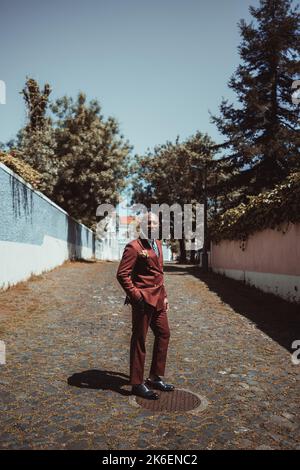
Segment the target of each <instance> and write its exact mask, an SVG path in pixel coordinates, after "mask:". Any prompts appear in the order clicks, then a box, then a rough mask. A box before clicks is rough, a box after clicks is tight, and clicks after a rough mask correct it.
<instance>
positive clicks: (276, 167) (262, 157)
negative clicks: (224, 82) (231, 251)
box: [212, 0, 300, 206]
mask: <svg viewBox="0 0 300 470" xmlns="http://www.w3.org/2000/svg"><path fill="white" fill-rule="evenodd" d="M250 13H251V15H252V16H253V18H254V21H252V22H251V23H250V24H247V23H246V22H245V21H244V20H241V21H240V23H239V27H240V32H241V36H242V42H241V45H240V47H239V53H240V57H241V60H242V62H241V64H240V65H239V67H238V68H237V70H236V72H235V73H234V75H233V76H232V77H231V79H230V81H229V87H230V88H231V89H232V90H234V91H235V93H236V94H237V98H238V101H239V105H238V106H236V107H235V106H234V105H233V104H229V103H228V100H224V99H223V100H222V103H221V106H220V116H218V117H216V116H212V121H213V122H214V123H215V124H216V125H217V127H218V130H219V131H220V132H221V133H222V134H223V135H224V136H226V144H225V146H226V147H227V152H228V154H227V173H228V174H227V178H226V179H225V180H224V181H223V183H221V184H220V185H219V188H218V190H219V192H220V193H223V195H224V194H227V206H228V202H229V205H237V204H239V203H240V202H246V199H247V198H246V197H245V196H246V195H248V194H258V193H259V192H261V191H263V190H266V189H268V188H271V187H273V186H274V185H275V184H276V183H279V182H281V181H282V180H283V179H284V178H285V177H286V176H287V175H288V174H290V172H291V171H293V170H294V169H297V168H298V169H299V168H300V160H299V109H300V107H299V105H296V104H293V101H292V84H293V81H294V80H296V79H297V78H299V71H300V67H299V52H300V36H299V24H300V14H299V8H298V7H295V8H293V7H292V1H291V0H261V1H260V5H259V7H258V8H254V7H250ZM223 197H224V196H223Z"/></svg>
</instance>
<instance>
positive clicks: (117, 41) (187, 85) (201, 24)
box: [0, 0, 258, 153]
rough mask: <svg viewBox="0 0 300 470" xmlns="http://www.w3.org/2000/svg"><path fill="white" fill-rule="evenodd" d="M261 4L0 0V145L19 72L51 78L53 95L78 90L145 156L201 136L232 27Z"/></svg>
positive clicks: (220, 88) (233, 53) (228, 53)
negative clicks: (2, 100) (2, 86)
mask: <svg viewBox="0 0 300 470" xmlns="http://www.w3.org/2000/svg"><path fill="white" fill-rule="evenodd" d="M249 5H254V6H256V5H258V0H51V1H46V0H26V1H20V0H0V47H1V54H0V80H4V81H5V82H6V87H7V103H6V104H5V105H0V141H2V142H6V141H7V140H9V139H10V138H12V137H14V136H15V133H16V132H17V130H18V129H19V128H20V127H22V125H23V124H24V122H25V106H24V103H23V100H22V96H21V95H20V94H19V92H20V91H21V89H22V87H23V85H24V82H25V79H26V76H30V77H33V78H35V79H36V80H38V82H39V83H40V84H44V83H45V82H49V83H50V85H51V86H52V89H53V92H52V94H51V96H52V99H53V98H58V97H60V96H62V95H64V94H67V95H71V96H75V95H77V93H78V92H79V91H80V90H81V91H84V92H85V93H86V94H87V97H88V99H92V98H97V99H98V100H99V101H100V103H101V105H102V112H103V114H104V116H105V117H107V116H109V115H111V116H114V117H116V118H117V119H118V121H119V123H120V127H121V131H122V133H123V134H124V135H125V137H126V138H128V139H129V141H130V143H131V144H132V145H133V146H134V152H138V153H142V152H144V151H145V150H146V149H147V147H150V148H152V147H153V146H154V145H156V144H160V143H164V142H165V141H166V140H174V139H175V138H176V136H177V135H178V134H179V135H180V137H181V138H185V137H188V136H190V135H192V134H193V133H194V132H195V131H196V130H200V131H203V132H208V133H209V134H210V135H211V136H212V137H213V138H214V139H215V140H216V141H217V142H221V141H222V137H221V136H220V135H219V134H218V132H217V130H216V128H215V126H214V125H212V124H210V122H209V113H208V110H211V111H212V112H214V113H215V112H217V110H218V105H219V103H220V101H221V98H222V96H224V97H226V98H229V99H230V100H234V98H235V97H234V95H233V94H232V92H231V91H230V90H229V89H228V87H227V81H228V79H229V78H230V76H231V74H232V73H233V72H234V70H235V69H236V67H237V65H238V62H239V56H238V51H237V47H238V45H239V43H240V37H239V31H238V27H237V22H238V21H239V19H240V18H245V19H248V20H249V18H250V15H249V12H248V7H249Z"/></svg>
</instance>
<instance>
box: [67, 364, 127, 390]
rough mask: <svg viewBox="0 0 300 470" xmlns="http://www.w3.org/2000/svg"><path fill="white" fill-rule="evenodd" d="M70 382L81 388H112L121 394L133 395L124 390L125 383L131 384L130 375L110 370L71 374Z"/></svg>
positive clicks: (92, 370)
mask: <svg viewBox="0 0 300 470" xmlns="http://www.w3.org/2000/svg"><path fill="white" fill-rule="evenodd" d="M68 384H69V385H72V386H74V387H79V388H92V389H96V390H112V391H114V392H116V393H119V394H120V395H127V396H128V395H131V392H129V391H128V390H123V389H122V387H123V386H124V385H129V377H128V375H125V374H122V373H120V372H113V371H110V370H97V369H91V370H85V371H83V372H78V373H76V374H73V375H71V377H69V378H68Z"/></svg>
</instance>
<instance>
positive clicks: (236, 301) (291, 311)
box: [164, 264, 300, 352]
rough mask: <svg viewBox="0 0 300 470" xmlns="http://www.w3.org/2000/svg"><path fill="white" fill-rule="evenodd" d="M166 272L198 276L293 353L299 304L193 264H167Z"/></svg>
mask: <svg viewBox="0 0 300 470" xmlns="http://www.w3.org/2000/svg"><path fill="white" fill-rule="evenodd" d="M164 272H165V273H166V274H171V275H172V274H173V275H184V274H190V275H192V276H195V277H196V278H198V279H199V280H200V281H202V282H204V283H205V284H206V285H207V287H208V288H209V289H210V290H211V291H212V292H214V293H216V294H217V295H218V296H219V297H220V299H221V300H222V301H223V302H225V303H226V304H228V305H229V306H230V307H231V308H232V309H233V310H234V311H235V312H237V313H238V314H240V315H243V316H244V317H246V318H248V319H249V320H250V321H252V322H254V323H255V324H256V326H257V328H259V329H260V330H261V331H262V332H263V333H265V334H266V335H268V336H269V337H270V338H272V339H273V340H274V341H276V342H277V343H278V344H280V345H281V346H283V347H284V348H285V349H287V350H288V351H289V352H293V350H292V348H291V345H292V343H293V341H295V340H300V307H299V305H297V304H293V303H290V302H287V301H286V300H283V299H281V298H280V297H277V296H275V295H274V294H267V293H265V292H262V291H260V290H259V289H257V288H255V287H252V286H249V285H247V284H244V283H243V282H241V281H236V280H234V279H230V278H227V277H225V276H222V275H220V274H217V273H213V272H212V271H210V272H208V273H204V272H203V271H202V270H201V268H199V267H198V266H194V265H193V266H192V265H180V264H172V265H171V264H169V265H168V264H166V265H165V266H164Z"/></svg>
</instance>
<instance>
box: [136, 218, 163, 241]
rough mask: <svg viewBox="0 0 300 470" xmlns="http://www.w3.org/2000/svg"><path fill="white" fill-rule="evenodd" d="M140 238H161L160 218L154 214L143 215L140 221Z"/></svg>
mask: <svg viewBox="0 0 300 470" xmlns="http://www.w3.org/2000/svg"><path fill="white" fill-rule="evenodd" d="M139 227H140V236H141V237H142V238H152V239H155V238H158V237H159V218H158V216H157V215H156V214H154V213H153V212H146V213H144V214H142V216H141V217H140V219H139Z"/></svg>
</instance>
